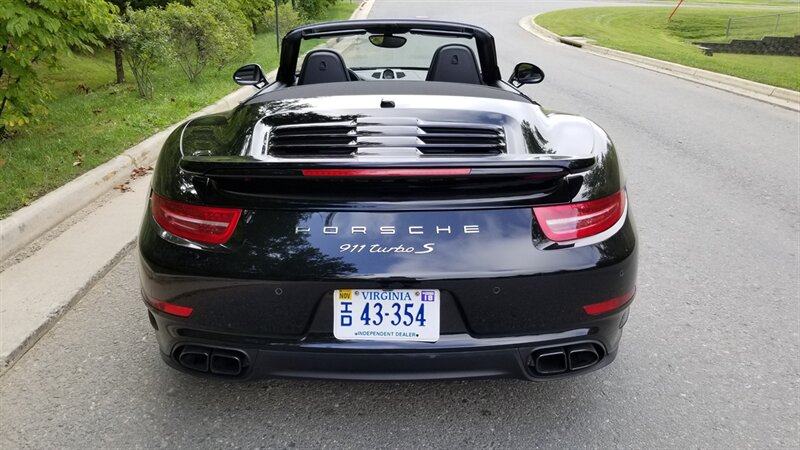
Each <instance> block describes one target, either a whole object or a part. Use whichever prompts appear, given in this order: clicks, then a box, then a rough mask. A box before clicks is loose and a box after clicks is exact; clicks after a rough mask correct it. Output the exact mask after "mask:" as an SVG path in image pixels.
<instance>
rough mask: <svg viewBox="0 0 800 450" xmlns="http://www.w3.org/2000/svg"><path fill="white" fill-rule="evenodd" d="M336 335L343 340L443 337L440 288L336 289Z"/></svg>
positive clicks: (426, 340) (406, 339)
mask: <svg viewBox="0 0 800 450" xmlns="http://www.w3.org/2000/svg"><path fill="white" fill-rule="evenodd" d="M333 298H334V302H333V335H334V336H335V337H336V339H342V340H370V341H422V342H436V341H437V340H439V305H440V303H441V294H440V292H439V290H437V289H425V290H419V289H394V290H382V289H340V290H336V291H334V292H333Z"/></svg>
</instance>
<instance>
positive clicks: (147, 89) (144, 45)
mask: <svg viewBox="0 0 800 450" xmlns="http://www.w3.org/2000/svg"><path fill="white" fill-rule="evenodd" d="M162 16H163V14H162V12H161V10H159V9H157V8H154V7H149V8H147V9H143V10H128V12H127V13H126V15H125V21H124V22H123V23H122V25H121V27H120V29H119V33H118V34H117V36H116V37H115V39H116V40H117V41H118V42H119V43H120V45H121V46H122V48H123V49H124V50H125V59H126V60H127V61H128V66H129V67H130V69H131V72H133V77H134V78H135V79H136V88H137V90H138V91H139V95H140V96H142V97H144V98H151V97H152V96H153V92H154V86H153V78H152V74H153V69H155V68H156V66H158V65H159V64H160V63H162V62H163V61H165V60H166V59H167V58H168V57H169V56H170V55H171V54H170V46H169V41H168V40H167V33H168V29H167V25H166V23H165V21H164V18H163V17H162Z"/></svg>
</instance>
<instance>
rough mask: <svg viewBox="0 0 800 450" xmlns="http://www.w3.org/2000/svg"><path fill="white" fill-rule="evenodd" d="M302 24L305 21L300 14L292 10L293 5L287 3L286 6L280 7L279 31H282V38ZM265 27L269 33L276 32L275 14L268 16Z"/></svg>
mask: <svg viewBox="0 0 800 450" xmlns="http://www.w3.org/2000/svg"><path fill="white" fill-rule="evenodd" d="M302 24H303V19H302V17H300V13H299V12H298V11H297V10H296V9H294V8H292V5H291V4H288V3H287V4H286V5H280V6H279V7H278V29H279V30H280V34H281V36H284V35H286V33H288V32H289V31H290V30H292V29H293V28H296V27H299V26H300V25H302ZM264 25H265V26H266V29H267V31H268V32H270V33H273V32H274V31H275V14H274V13H270V14H267V16H266V18H265V20H264Z"/></svg>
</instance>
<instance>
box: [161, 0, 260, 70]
mask: <svg viewBox="0 0 800 450" xmlns="http://www.w3.org/2000/svg"><path fill="white" fill-rule="evenodd" d="M193 3H194V6H192V7H187V6H185V5H181V4H178V3H170V4H169V5H167V8H166V9H165V10H164V18H165V21H166V23H167V27H168V29H169V40H170V43H171V46H172V49H173V52H174V54H175V57H176V59H177V62H178V65H179V66H180V67H181V69H183V71H184V73H185V74H186V76H187V78H189V81H195V80H196V79H197V78H198V77H199V76H200V74H201V73H202V72H203V70H204V69H205V68H206V67H207V66H208V65H209V64H215V65H217V66H219V67H221V66H223V65H224V64H226V63H227V62H228V61H230V60H231V59H236V58H239V57H241V56H243V55H247V54H250V52H251V50H252V45H253V34H252V33H251V32H250V30H249V29H248V28H249V22H248V21H247V19H246V18H245V17H244V14H243V13H242V11H241V10H240V9H239V8H236V7H233V8H232V7H231V5H230V4H228V3H226V2H223V1H221V0H194V2H193Z"/></svg>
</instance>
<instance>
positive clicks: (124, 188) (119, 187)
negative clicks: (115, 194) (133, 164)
mask: <svg viewBox="0 0 800 450" xmlns="http://www.w3.org/2000/svg"><path fill="white" fill-rule="evenodd" d="M128 184H130V181H126V182H124V183H122V184H118V185H116V186H114V189H116V190H118V191H120V192H130V191H132V190H133V189H131V187H130V186H128Z"/></svg>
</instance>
